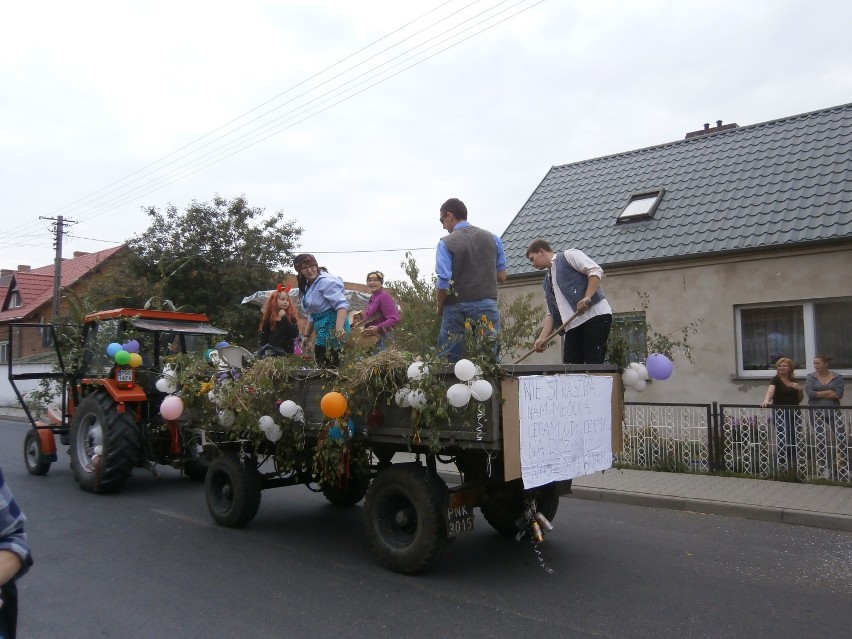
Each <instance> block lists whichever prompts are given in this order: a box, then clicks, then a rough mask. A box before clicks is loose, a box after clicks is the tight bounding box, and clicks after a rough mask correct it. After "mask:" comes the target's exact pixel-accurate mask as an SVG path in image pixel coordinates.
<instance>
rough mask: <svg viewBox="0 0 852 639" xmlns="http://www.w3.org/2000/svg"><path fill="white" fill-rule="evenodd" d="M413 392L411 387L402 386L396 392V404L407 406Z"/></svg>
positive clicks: (401, 406) (402, 406)
mask: <svg viewBox="0 0 852 639" xmlns="http://www.w3.org/2000/svg"><path fill="white" fill-rule="evenodd" d="M410 393H411V389H410V388H400V389H399V390H398V391H396V393H394V396H393V398H394V401H395V402H396V405H397V406H399V407H400V408H405V407H406V406H408V395H409V394H410Z"/></svg>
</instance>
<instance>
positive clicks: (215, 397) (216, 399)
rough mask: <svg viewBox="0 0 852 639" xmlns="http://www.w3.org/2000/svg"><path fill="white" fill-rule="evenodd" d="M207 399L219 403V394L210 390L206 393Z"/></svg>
mask: <svg viewBox="0 0 852 639" xmlns="http://www.w3.org/2000/svg"><path fill="white" fill-rule="evenodd" d="M207 399H209V400H210V401H211V402H213V403H214V404H218V403H219V396H218V395H217V394H216V391H210V392H209V393H207Z"/></svg>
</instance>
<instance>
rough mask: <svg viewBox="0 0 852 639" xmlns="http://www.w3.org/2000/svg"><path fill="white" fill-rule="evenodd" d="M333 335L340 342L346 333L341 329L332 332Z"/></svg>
mask: <svg viewBox="0 0 852 639" xmlns="http://www.w3.org/2000/svg"><path fill="white" fill-rule="evenodd" d="M334 334H335V335H337V339H339V340H342V339H344V338H345V337H346V331H345V330H343V328H337V329H335V331H334Z"/></svg>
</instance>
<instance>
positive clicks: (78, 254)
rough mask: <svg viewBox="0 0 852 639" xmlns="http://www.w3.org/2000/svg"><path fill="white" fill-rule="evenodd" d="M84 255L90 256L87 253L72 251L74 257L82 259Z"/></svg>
mask: <svg viewBox="0 0 852 639" xmlns="http://www.w3.org/2000/svg"><path fill="white" fill-rule="evenodd" d="M84 255H90V253H89V252H88V251H74V257H83V256H84Z"/></svg>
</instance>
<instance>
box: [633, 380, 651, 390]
mask: <svg viewBox="0 0 852 639" xmlns="http://www.w3.org/2000/svg"><path fill="white" fill-rule="evenodd" d="M647 385H648V382H646V381H645V380H644V379H637V380H636V381H635V382H633V383H632V384H631V385H630V388H632V389H633V390H635V391H636V392H637V393H641V392H642V391H643V390H645V387H646V386H647Z"/></svg>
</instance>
